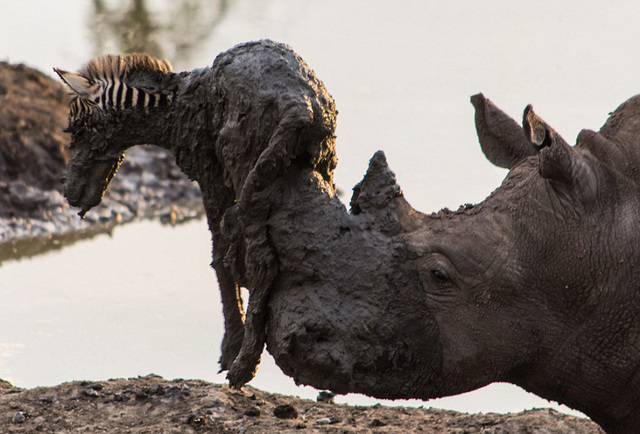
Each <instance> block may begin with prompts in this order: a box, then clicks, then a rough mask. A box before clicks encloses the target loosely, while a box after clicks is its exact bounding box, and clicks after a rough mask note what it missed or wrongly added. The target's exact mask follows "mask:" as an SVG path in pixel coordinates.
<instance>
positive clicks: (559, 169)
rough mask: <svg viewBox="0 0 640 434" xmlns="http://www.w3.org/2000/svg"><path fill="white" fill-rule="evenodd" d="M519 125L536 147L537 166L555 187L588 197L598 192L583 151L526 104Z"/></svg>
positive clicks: (593, 175)
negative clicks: (570, 143) (567, 140)
mask: <svg viewBox="0 0 640 434" xmlns="http://www.w3.org/2000/svg"><path fill="white" fill-rule="evenodd" d="M522 125H523V129H524V133H525V135H526V137H527V138H528V139H529V141H530V142H531V144H532V145H533V148H534V149H536V150H537V151H538V155H539V158H540V162H539V164H538V170H539V172H540V175H541V176H542V177H543V178H546V179H548V180H549V181H550V182H551V184H552V186H553V187H554V189H556V190H557V191H562V192H565V193H569V194H572V195H573V196H575V197H577V198H578V199H580V200H583V201H584V200H589V199H590V198H592V197H594V195H595V194H596V193H597V191H596V189H597V180H596V175H595V172H594V168H593V166H592V164H591V163H590V162H589V161H588V159H587V158H586V157H585V155H584V154H583V153H581V152H580V151H579V150H578V149H576V148H575V147H572V146H569V145H568V144H567V142H565V141H564V139H563V138H562V137H561V136H560V135H559V134H558V133H557V132H556V131H554V130H553V128H551V127H550V126H549V125H548V124H547V123H546V122H545V121H543V120H542V119H541V118H540V117H539V116H538V115H536V113H535V112H534V111H533V107H532V106H531V105H528V106H527V107H526V108H525V109H524V115H523V119H522Z"/></svg>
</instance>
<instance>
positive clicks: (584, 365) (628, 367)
mask: <svg viewBox="0 0 640 434" xmlns="http://www.w3.org/2000/svg"><path fill="white" fill-rule="evenodd" d="M148 74H149V76H148V77H147V76H145V75H144V74H142V73H137V75H136V77H135V79H132V81H131V82H130V83H129V85H130V86H133V85H135V84H136V83H142V84H143V85H144V89H145V91H146V92H154V91H158V92H160V91H162V92H170V93H171V98H170V100H169V101H170V103H168V104H167V105H166V106H156V107H153V108H150V109H146V108H145V110H144V111H141V110H139V109H136V108H135V107H134V108H131V107H129V108H127V107H124V108H123V107H121V108H120V109H119V110H118V109H115V110H114V109H108V110H104V111H101V110H97V109H96V110H94V111H93V112H92V113H91V114H90V115H86V116H85V117H84V118H73V117H72V119H71V120H70V131H71V133H72V143H73V145H74V146H73V148H72V150H71V160H70V164H69V169H68V173H67V176H66V183H65V190H66V192H67V196H68V197H69V200H70V202H72V204H75V205H78V206H80V207H81V209H82V211H81V212H82V213H84V212H87V211H88V210H89V208H91V207H92V206H95V205H96V204H97V203H99V201H100V198H101V194H102V192H103V191H104V189H106V188H107V186H108V181H109V180H110V179H111V178H112V177H113V175H114V173H115V169H116V168H117V165H118V163H119V161H120V160H121V156H122V155H123V152H124V150H125V149H126V148H128V147H130V146H133V145H136V144H143V143H153V144H157V145H160V146H163V147H165V148H168V149H170V150H171V151H172V152H173V153H174V154H175V155H176V160H177V162H178V165H179V166H180V167H181V168H182V169H183V171H185V173H187V174H188V175H189V176H190V177H192V178H193V179H195V180H197V181H198V182H199V184H200V187H201V189H202V190H203V198H204V202H205V210H206V212H207V218H208V222H209V226H210V229H211V231H212V233H213V240H214V251H213V253H214V262H213V265H214V267H215V269H216V272H217V273H218V277H219V282H220V287H221V292H222V300H223V305H224V313H225V327H226V334H225V340H224V341H223V355H222V359H221V366H222V368H223V369H230V371H229V379H230V382H231V384H232V385H234V386H236V387H241V386H242V385H243V384H245V383H246V382H247V381H249V380H250V379H251V378H252V376H253V373H254V372H255V368H256V365H257V363H258V362H259V359H260V354H261V352H262V349H263V346H264V343H265V342H266V345H267V349H268V351H269V352H270V353H271V354H272V355H273V357H274V358H275V360H276V362H277V364H278V365H279V366H280V367H281V369H282V370H283V371H284V372H285V373H286V374H287V375H290V376H292V377H293V378H294V379H295V380H296V381H297V382H298V383H301V384H309V385H313V386H315V387H317V388H321V389H330V390H333V391H334V392H337V393H347V392H360V393H365V394H368V395H371V396H376V397H380V398H392V399H395V398H420V399H430V398H435V397H441V396H447V395H452V394H458V393H462V392H465V391H469V390H473V389H476V388H478V387H481V386H484V385H486V384H489V383H491V382H496V381H505V382H511V383H513V384H517V385H519V386H521V387H523V388H525V389H526V390H529V391H531V392H533V393H536V394H538V395H539V396H542V397H544V398H547V399H550V400H556V401H559V402H562V403H565V404H567V405H569V406H571V407H573V408H576V409H578V410H581V411H583V412H584V413H586V414H587V415H588V416H589V417H591V418H593V419H594V420H595V421H596V422H597V423H599V424H600V425H601V426H602V427H603V428H604V429H605V430H607V431H608V432H611V433H631V432H637V427H638V426H640V374H639V372H640V371H639V368H640V320H639V319H638V318H640V316H639V314H640V276H639V275H638V273H640V271H638V270H640V268H639V267H638V262H639V261H640V252H639V251H638V247H637V246H638V245H639V244H640V224H639V219H638V215H639V213H640V191H639V182H640V173H639V171H640V97H633V98H631V99H630V100H628V101H627V102H625V103H624V104H622V105H621V106H620V107H619V108H618V109H617V110H615V111H614V112H613V113H612V114H611V116H610V117H609V119H608V120H607V122H606V123H605V125H604V126H603V127H602V128H601V129H600V131H599V132H594V131H588V130H585V131H582V132H581V133H580V134H579V136H578V138H577V143H576V145H575V146H569V145H568V144H567V143H566V142H565V141H564V140H563V139H562V138H561V137H560V136H559V135H558V134H557V133H556V132H555V130H553V129H552V128H551V127H550V126H549V125H548V124H547V123H546V122H544V121H543V120H542V119H541V118H540V117H539V116H537V115H536V113H535V112H534V111H533V109H532V108H531V107H530V106H528V107H527V108H526V109H525V111H524V116H523V121H522V126H520V125H518V123H517V122H515V121H514V120H513V119H511V118H510V117H509V116H507V115H506V114H505V113H503V112H502V111H501V110H499V109H498V108H497V107H496V106H495V105H494V104H493V103H492V102H491V101H489V100H487V99H486V98H485V97H484V96H483V95H481V94H479V95H475V96H473V97H472V98H471V102H472V104H473V105H474V107H475V109H476V116H475V121H476V128H477V131H478V137H479V140H480V144H481V146H482V149H483V151H484V153H485V155H486V156H487V158H488V159H489V160H490V161H492V162H493V163H494V164H496V165H498V166H500V167H505V168H508V169H509V173H508V175H507V177H506V178H505V180H504V181H503V183H502V185H501V186H500V187H499V188H498V189H497V190H495V191H494V192H493V193H492V194H491V195H490V196H489V197H488V198H487V199H486V200H485V201H483V202H482V203H480V204H478V205H475V206H464V207H461V208H460V209H459V210H457V211H455V212H452V211H448V210H442V211H440V212H438V213H435V214H430V215H428V214H423V213H420V212H418V211H416V210H414V209H413V208H412V207H411V206H410V205H409V204H408V203H407V201H406V200H405V199H404V197H403V194H402V190H401V188H400V187H399V186H398V185H397V184H396V182H395V175H394V174H393V172H392V171H391V170H390V169H389V167H388V166H387V163H386V159H385V157H384V154H383V153H382V152H378V153H376V154H375V155H374V157H373V158H372V159H371V162H370V165H369V169H368V171H367V174H366V175H365V177H364V179H363V180H362V182H360V183H359V184H358V185H357V186H356V187H355V188H354V195H353V198H352V199H351V210H350V211H348V210H347V209H346V208H345V206H344V205H343V204H342V203H341V202H340V200H339V199H338V197H337V195H336V192H335V186H334V185H333V169H334V167H335V140H334V139H335V137H334V131H335V121H336V114H337V112H336V110H335V105H334V103H333V99H332V98H331V95H329V93H328V92H327V90H326V89H325V88H324V85H323V84H322V82H320V81H319V80H318V79H317V78H316V77H315V74H313V72H312V71H311V70H310V69H309V68H308V67H307V66H306V65H305V64H304V62H303V61H302V59H300V58H299V57H298V56H297V55H295V53H293V52H292V50H291V49H290V48H289V47H287V46H284V45H282V44H277V43H273V42H270V41H260V42H256V43H249V44H242V45H240V46H237V47H235V48H233V49H231V50H229V51H227V52H225V53H223V54H221V55H220V56H219V57H218V58H217V59H216V61H215V62H214V64H213V66H212V67H211V68H207V69H200V70H194V71H192V72H185V73H178V74H176V73H173V72H162V74H160V73H158V72H157V71H156V72H153V73H152V72H148ZM145 77H147V78H145ZM81 82H82V80H81V79H75V81H74V83H81ZM156 88H158V89H160V88H161V89H160V90H158V89H156ZM154 89H155V90H154ZM78 98H82V95H81V94H79V95H78ZM166 100H167V99H165V101H166ZM87 104H89V105H90V102H85V105H87ZM125 106H126V104H125ZM452 163H453V162H452ZM86 169H91V170H86ZM96 174H98V175H99V176H97V175H96ZM97 178H100V179H97ZM426 190H428V189H426ZM185 273H188V270H185ZM240 285H242V286H245V287H247V288H248V289H249V292H250V298H249V305H248V308H247V316H246V319H245V318H244V317H243V313H244V312H243V308H242V303H241V300H240V297H239V292H238V287H239V286H240ZM240 344H241V345H240ZM231 362H233V364H232V363H231Z"/></svg>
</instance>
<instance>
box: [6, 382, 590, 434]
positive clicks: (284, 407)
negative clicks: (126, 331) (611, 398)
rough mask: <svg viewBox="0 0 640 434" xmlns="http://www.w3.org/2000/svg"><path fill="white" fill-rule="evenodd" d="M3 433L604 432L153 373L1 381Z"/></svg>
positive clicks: (541, 415)
mask: <svg viewBox="0 0 640 434" xmlns="http://www.w3.org/2000/svg"><path fill="white" fill-rule="evenodd" d="M329 401H330V400H329ZM0 432H3V433H23V432H24V433H27V432H28V433H32V432H56V433H60V434H63V433H72V432H93V433H98V432H108V433H149V432H153V433H195V432H212V433H293V432H303V433H304V432H308V433H400V432H402V433H413V432H419V433H468V434H473V433H487V434H489V433H538V434H544V433H548V434H551V433H554V434H555V433H558V434H559V433H577V432H579V433H582V434H592V433H593V434H595V433H602V431H601V430H600V428H598V427H597V425H595V424H594V423H593V422H590V421H588V420H584V419H578V418H575V417H571V416H566V415H562V414H560V413H557V412H555V411H553V410H549V409H542V410H533V411H527V412H523V413H518V414H506V415H501V414H477V415H469V414H464V413H457V412H453V411H444V410H436V409H429V408H406V407H384V406H379V405H375V406H372V407H360V406H356V407H353V406H347V405H341V404H333V403H331V402H327V401H324V402H316V401H311V400H303V399H298V398H293V397H290V396H282V395H276V394H270V393H265V392H262V391H260V390H257V389H254V388H252V387H249V386H245V387H244V388H243V390H242V391H237V390H232V389H229V387H228V386H226V385H217V384H210V383H207V382H203V381H183V380H175V381H169V380H164V379H162V378H161V377H157V376H153V375H151V376H147V377H142V378H135V379H128V380H124V379H120V380H109V381H102V382H89V381H85V382H73V383H65V384H62V385H59V386H56V387H46V388H37V389H31V390H22V389H13V388H11V387H10V385H8V384H6V383H5V385H4V387H3V386H2V385H0Z"/></svg>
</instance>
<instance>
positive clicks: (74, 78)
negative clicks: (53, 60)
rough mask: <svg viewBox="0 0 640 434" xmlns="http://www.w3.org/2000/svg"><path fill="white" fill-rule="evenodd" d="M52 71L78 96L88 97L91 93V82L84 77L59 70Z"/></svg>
mask: <svg viewBox="0 0 640 434" xmlns="http://www.w3.org/2000/svg"><path fill="white" fill-rule="evenodd" d="M53 70H54V71H55V72H56V74H58V75H59V76H60V78H61V79H62V81H64V83H65V84H66V85H67V86H69V88H71V90H72V91H74V92H75V93H77V94H78V95H80V96H89V95H91V91H92V84H93V83H92V82H91V80H89V79H88V78H86V77H83V76H82V75H80V74H77V73H75V72H69V71H63V70H61V69H59V68H53Z"/></svg>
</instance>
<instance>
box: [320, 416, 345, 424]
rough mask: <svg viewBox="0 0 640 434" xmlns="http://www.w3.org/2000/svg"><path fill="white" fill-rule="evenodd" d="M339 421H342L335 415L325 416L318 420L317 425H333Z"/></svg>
mask: <svg viewBox="0 0 640 434" xmlns="http://www.w3.org/2000/svg"><path fill="white" fill-rule="evenodd" d="M338 422H340V419H336V418H335V417H323V418H322V419H318V420H316V424H317V425H333V424H334V423H338Z"/></svg>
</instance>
